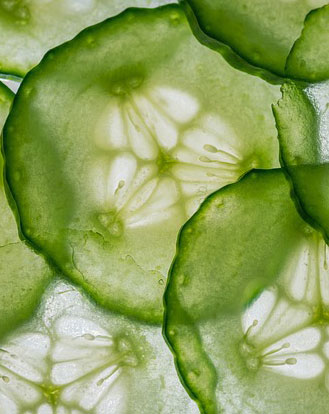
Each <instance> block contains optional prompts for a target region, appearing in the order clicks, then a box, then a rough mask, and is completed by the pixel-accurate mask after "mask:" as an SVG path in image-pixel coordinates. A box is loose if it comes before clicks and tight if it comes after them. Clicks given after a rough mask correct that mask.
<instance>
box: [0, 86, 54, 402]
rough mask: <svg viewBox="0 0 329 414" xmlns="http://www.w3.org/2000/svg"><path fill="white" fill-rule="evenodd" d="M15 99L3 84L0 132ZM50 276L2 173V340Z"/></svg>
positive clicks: (33, 303) (24, 315)
mask: <svg viewBox="0 0 329 414" xmlns="http://www.w3.org/2000/svg"><path fill="white" fill-rule="evenodd" d="M12 99H13V94H12V93H11V91H10V90H9V89H8V88H7V87H5V86H4V85H3V84H1V83H0V129H2V126H3V124H4V122H5V120H6V117H7V115H8V112H9V108H10V105H11V103H12ZM0 170H1V172H2V170H3V161H2V157H1V156H0ZM51 276H52V272H51V270H50V269H49V268H48V266H47V265H46V263H45V262H44V260H43V259H42V258H41V257H39V256H38V255H37V254H35V253H34V252H32V251H31V250H30V249H29V248H28V247H27V246H25V244H24V243H23V242H21V241H20V240H19V237H18V234H17V226H16V223H15V219H14V217H13V215H12V212H11V210H10V208H9V206H8V204H7V200H6V196H5V192H4V187H3V178H2V174H0V337H1V336H2V335H4V334H5V333H6V332H7V331H8V330H10V329H12V328H13V327H15V326H16V325H18V324H19V323H21V322H22V321H24V320H25V319H27V318H28V317H29V316H30V315H31V314H32V312H33V311H34V309H35V308H36V306H37V304H38V301H39V297H40V295H41V293H42V292H43V290H44V288H45V286H46V284H47V283H48V282H49V280H50V278H51ZM0 407H1V404H0Z"/></svg>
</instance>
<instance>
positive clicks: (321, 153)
mask: <svg viewBox="0 0 329 414" xmlns="http://www.w3.org/2000/svg"><path fill="white" fill-rule="evenodd" d="M328 92H329V83H328V82H324V83H319V84H314V85H310V86H308V87H307V88H305V89H302V88H301V87H299V86H297V85H295V84H294V83H288V84H285V85H284V86H283V87H282V99H281V100H280V101H279V102H278V104H277V105H275V106H274V115H275V118H276V124H277V128H278V132H279V141H280V148H281V158H282V162H283V165H284V166H285V167H286V170H287V172H288V174H289V176H290V177H291V181H292V184H293V188H294V193H295V195H296V196H297V197H296V201H297V204H298V205H299V207H300V211H301V212H302V214H303V215H304V218H305V219H306V220H307V221H309V222H310V224H312V225H313V226H314V227H315V228H317V229H318V230H321V231H323V232H324V236H325V239H326V240H327V241H328V240H329V220H328V218H329V196H328V191H327V188H329V187H328V186H329V142H328V132H327V131H328V125H329V114H328V103H329V100H328Z"/></svg>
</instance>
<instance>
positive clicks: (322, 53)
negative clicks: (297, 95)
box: [286, 5, 329, 82]
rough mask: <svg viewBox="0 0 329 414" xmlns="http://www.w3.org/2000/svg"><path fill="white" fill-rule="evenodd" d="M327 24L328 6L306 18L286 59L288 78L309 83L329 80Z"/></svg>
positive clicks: (328, 16) (328, 35)
mask: <svg viewBox="0 0 329 414" xmlns="http://www.w3.org/2000/svg"><path fill="white" fill-rule="evenodd" d="M328 23H329V6H328V5H326V6H324V7H322V8H319V9H316V10H314V11H312V12H311V13H310V14H309V15H308V16H307V18H306V20H305V24H304V29H303V31H302V34H301V36H300V37H299V38H298V40H297V41H296V42H295V44H294V46H293V48H292V50H291V51H290V53H289V56H288V59H287V64H286V73H287V74H288V75H289V76H292V77H294V78H298V79H303V80H305V81H309V82H315V81H322V80H326V79H328V78H329V65H328V56H329V54H328V47H327V45H328V40H329V34H328Z"/></svg>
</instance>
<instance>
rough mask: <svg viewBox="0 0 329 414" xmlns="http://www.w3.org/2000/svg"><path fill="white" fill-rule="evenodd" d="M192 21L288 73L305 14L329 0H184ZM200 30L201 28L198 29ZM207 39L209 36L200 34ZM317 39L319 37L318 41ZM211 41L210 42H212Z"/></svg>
mask: <svg viewBox="0 0 329 414" xmlns="http://www.w3.org/2000/svg"><path fill="white" fill-rule="evenodd" d="M182 3H186V4H187V6H186V7H187V12H188V14H190V13H192V15H194V16H195V18H196V19H197V23H196V22H195V21H194V18H193V17H192V15H191V23H192V26H193V27H194V28H196V29H197V25H198V26H200V28H201V30H202V31H203V32H204V33H205V34H206V35H207V36H209V37H210V38H212V39H215V40H218V41H220V42H223V43H225V44H227V45H229V46H230V47H231V48H232V49H233V50H234V51H235V52H237V53H238V54H239V55H240V56H241V57H243V58H244V59H246V60H247V61H248V62H249V63H251V64H253V65H255V66H259V67H261V68H265V69H267V70H269V71H271V72H274V73H276V74H278V75H281V76H285V64H286V59H287V56H288V54H289V51H290V49H291V48H292V46H293V44H294V42H295V40H296V39H297V38H298V37H299V36H300V33H301V30H302V28H303V22H304V19H305V17H306V15H307V14H308V13H309V12H310V11H311V10H312V9H314V8H316V7H320V6H323V5H324V4H327V0H277V1H271V0H252V1H249V0H235V1H227V0H184V1H182ZM196 32H197V33H198V31H196ZM199 38H200V39H201V40H202V41H204V42H205V43H207V39H205V38H204V36H202V35H201V34H199ZM315 42H317V40H316V41H315ZM209 43H211V42H209Z"/></svg>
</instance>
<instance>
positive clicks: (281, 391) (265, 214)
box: [165, 170, 329, 414]
mask: <svg viewBox="0 0 329 414" xmlns="http://www.w3.org/2000/svg"><path fill="white" fill-rule="evenodd" d="M269 205H270V206H271V207H269ZM243 221H244V223H245V224H244V225H243V224H242V222H243ZM228 229H230V232H229V231H228ZM205 234H206V235H207V236H205ZM234 241H235V244H234ZM237 241H238V242H237ZM241 247H242V249H243V252H242V250H240V248H241ZM197 252H201V253H200V254H199V255H197ZM270 252H271V253H270ZM196 259H197V260H198V261H199V262H200V263H202V266H203V273H201V272H200V269H199V268H198V267H197V266H196ZM328 260H329V252H328V248H327V247H326V244H325V243H324V241H323V238H322V236H321V235H320V234H319V233H318V232H316V231H315V230H313V229H312V228H311V227H310V226H308V225H307V224H306V223H305V222H303V221H302V219H301V218H300V217H299V215H298V213H297V211H296V210H295V207H294V204H293V202H292V200H291V199H290V188H289V184H288V183H287V182H286V180H285V178H284V174H283V172H282V171H280V170H277V171H271V172H260V171H259V172H253V173H251V174H249V175H248V176H246V177H245V178H243V179H242V180H241V181H240V182H239V183H237V184H233V185H231V186H228V187H227V188H226V189H223V190H220V191H218V192H216V193H215V194H214V195H212V196H210V197H209V198H208V199H207V201H206V202H205V203H204V204H203V206H202V207H201V209H200V210H199V211H198V213H196V215H195V216H194V217H193V218H192V219H191V220H190V221H189V222H188V223H187V224H186V225H185V226H184V228H183V230H182V233H181V237H180V241H179V245H178V254H177V257H176V260H175V262H174V264H173V268H172V273H171V276H170V281H169V284H168V288H167V291H166V295H165V300H166V318H165V334H166V337H167V338H168V340H169V343H170V345H171V347H172V349H173V351H174V355H175V357H176V359H177V364H178V367H179V371H180V374H181V375H182V378H183V380H184V381H185V383H186V385H187V386H188V387H189V388H190V390H191V393H192V394H193V395H194V396H195V398H196V401H197V402H198V403H199V405H200V408H201V409H202V411H203V412H204V413H206V414H215V413H218V412H223V413H225V414H226V413H227V414H260V413H262V414H263V413H271V414H272V413H273V414H282V413H283V412H284V413H289V414H309V413H311V412H319V413H322V412H323V413H324V412H326V410H327V408H326V407H328V403H329V382H328V379H329V360H328V356H329V353H328V349H329V268H328ZM199 279H201V280H199ZM266 283H267V286H266ZM248 288H249V289H248ZM246 292H247V293H249V297H248V296H246ZM252 293H253V295H251V294H252ZM314 407H316V411H314Z"/></svg>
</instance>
